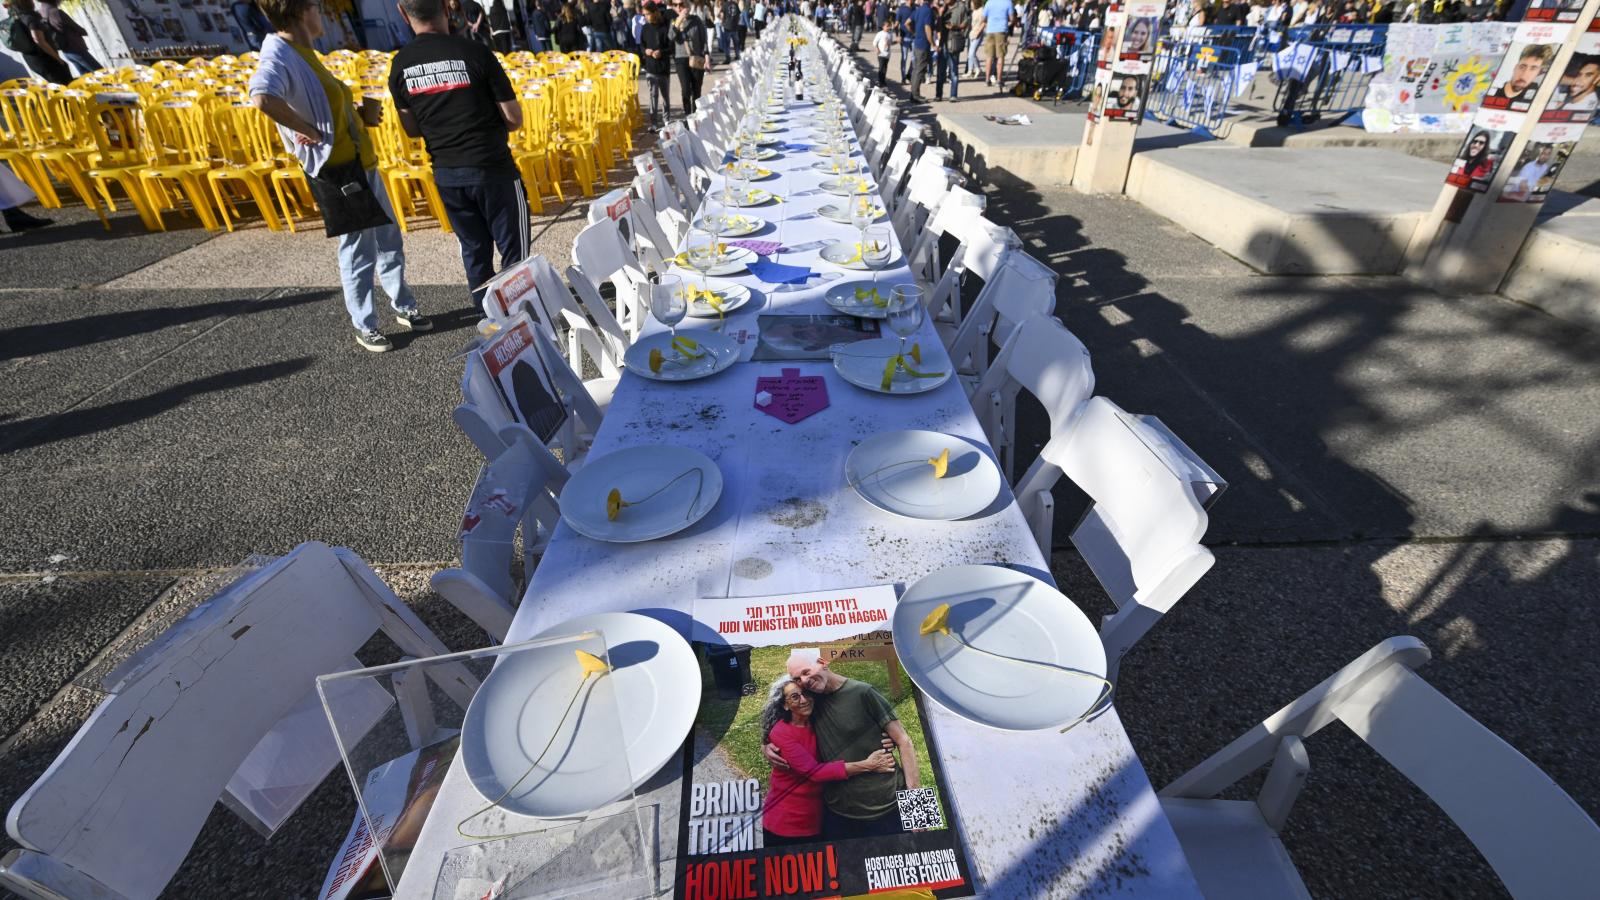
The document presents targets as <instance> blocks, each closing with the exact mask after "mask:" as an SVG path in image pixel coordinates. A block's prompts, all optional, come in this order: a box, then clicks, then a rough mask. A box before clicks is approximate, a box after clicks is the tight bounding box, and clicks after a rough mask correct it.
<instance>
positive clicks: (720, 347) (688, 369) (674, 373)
mask: <svg viewBox="0 0 1600 900" xmlns="http://www.w3.org/2000/svg"><path fill="white" fill-rule="evenodd" d="M681 336H682V337H686V338H688V339H690V340H692V341H694V342H695V343H696V344H699V345H700V346H699V347H698V348H697V350H698V352H701V353H704V354H705V355H704V356H701V357H698V358H689V357H686V356H685V355H684V354H682V353H680V352H678V351H677V350H675V349H673V347H672V346H671V344H672V335H671V334H669V333H667V332H665V331H658V332H656V333H655V334H647V335H645V336H643V337H641V338H639V340H637V341H635V342H634V344H633V346H632V347H629V348H628V350H627V352H625V353H624V354H622V365H623V366H624V367H625V368H627V370H628V371H630V372H632V373H634V374H635V375H640V376H643V377H645V378H648V379H650V380H652V381H694V380H695V379H697V378H705V377H707V376H710V375H715V374H717V373H718V372H721V371H722V370H723V369H726V368H727V367H729V366H731V365H733V364H734V363H736V362H738V361H739V345H738V344H735V343H734V342H733V338H730V337H728V336H727V335H725V334H722V333H721V332H717V331H704V330H700V329H693V330H689V331H685V332H683V334H682V335H681ZM651 350H660V351H661V355H662V357H663V358H664V361H663V363H662V365H661V371H659V372H652V371H650V351H651Z"/></svg>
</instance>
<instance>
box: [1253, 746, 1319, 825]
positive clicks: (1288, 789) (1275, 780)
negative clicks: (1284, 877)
mask: <svg viewBox="0 0 1600 900" xmlns="http://www.w3.org/2000/svg"><path fill="white" fill-rule="evenodd" d="M1310 771H1311V758H1310V757H1309V756H1307V755H1306V746H1305V742H1304V741H1302V740H1300V738H1298V737H1296V736H1295V735H1292V734H1291V735H1289V736H1287V737H1285V738H1284V739H1283V742H1282V743H1280V744H1279V745H1278V752H1277V753H1275V754H1273V757H1272V768H1270V769H1268V770H1267V781H1266V783H1265V784H1263V785H1262V786H1261V794H1260V795H1259V796H1257V797H1256V806H1257V807H1258V808H1260V810H1261V818H1263V819H1265V820H1266V822H1267V827H1269V828H1271V829H1272V830H1273V831H1282V830H1283V823H1285V822H1287V821H1289V811H1290V810H1292V809H1294V801H1295V800H1298V799H1299V798H1300V790H1301V789H1302V788H1304V787H1305V786H1306V775H1307V773H1309V772H1310Z"/></svg>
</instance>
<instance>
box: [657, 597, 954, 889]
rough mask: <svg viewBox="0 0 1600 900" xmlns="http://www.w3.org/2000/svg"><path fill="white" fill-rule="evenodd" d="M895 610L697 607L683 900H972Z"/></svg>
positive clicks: (844, 601) (877, 603)
mask: <svg viewBox="0 0 1600 900" xmlns="http://www.w3.org/2000/svg"><path fill="white" fill-rule="evenodd" d="M894 603H895V591H894V588H893V587H892V586H876V587H866V588H855V589H849V590H841V591H826V592H816V593H810V594H794V595H780V596H773V597H741V598H727V599H708V600H701V601H699V602H697V603H696V606H695V612H694V619H695V622H694V638H695V649H696V652H697V654H698V655H699V657H700V660H701V675H702V680H703V685H702V692H701V698H702V699H701V703H700V711H699V714H698V716H697V718H696V720H695V728H694V732H693V733H692V735H691V739H690V740H689V741H688V743H687V744H686V746H685V777H684V780H683V781H684V789H683V801H682V803H683V805H682V814H681V816H680V823H681V825H680V829H679V834H678V836H677V837H678V873H677V879H676V884H677V892H676V896H677V897H679V898H687V900H733V898H744V897H757V898H758V897H799V898H807V897H817V898H823V897H850V896H855V895H862V894H867V893H871V892H879V891H885V890H893V889H915V890H918V891H919V892H921V893H922V895H923V896H937V897H965V896H970V895H971V894H972V888H971V879H970V876H969V873H968V869H967V861H966V857H965V855H964V854H963V852H962V849H961V844H960V840H959V838H958V836H957V832H956V829H955V827H954V823H953V822H952V821H951V816H952V814H953V812H954V807H953V805H952V804H951V803H950V802H949V800H950V798H949V796H948V794H947V792H946V789H945V785H944V781H943V778H942V776H941V773H940V768H939V762H938V757H937V754H936V748H935V747H934V745H933V743H932V741H931V737H930V735H928V733H927V732H926V731H925V730H924V728H923V725H922V721H923V710H924V707H923V703H922V698H921V696H920V694H919V693H918V691H917V690H916V687H915V686H914V685H913V684H912V682H911V679H910V678H909V677H908V676H907V675H906V673H905V670H904V669H902V668H901V666H900V662H899V660H898V659H897V658H896V656H895V653H894V645H893V640H892V638H891V635H890V631H889V627H890V619H891V617H892V616H893V613H894Z"/></svg>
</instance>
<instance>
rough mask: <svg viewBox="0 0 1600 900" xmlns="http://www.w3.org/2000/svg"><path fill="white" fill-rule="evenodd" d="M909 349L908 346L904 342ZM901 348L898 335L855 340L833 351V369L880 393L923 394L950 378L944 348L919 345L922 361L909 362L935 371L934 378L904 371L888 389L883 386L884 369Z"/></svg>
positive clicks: (844, 376) (920, 367) (915, 366)
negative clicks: (916, 376)
mask: <svg viewBox="0 0 1600 900" xmlns="http://www.w3.org/2000/svg"><path fill="white" fill-rule="evenodd" d="M906 347H907V350H908V351H909V349H910V347H911V345H910V344H909V343H908V344H907V345H906ZM899 348H900V339H899V338H897V337H886V338H873V339H871V340H867V341H856V342H855V343H853V344H846V345H843V346H842V347H840V348H839V349H837V350H836V351H834V352H833V353H832V354H831V356H832V357H833V368H834V370H835V371H837V372H838V373H839V377H840V378H843V379H844V380H845V381H848V382H850V383H851V384H853V385H855V386H856V387H859V388H866V389H867V390H869V391H875V392H877V393H879V394H925V393H927V392H928V391H931V390H933V389H935V388H937V387H939V386H940V385H942V384H944V383H945V382H946V381H949V380H950V357H949V355H948V354H946V353H945V352H944V348H943V347H939V348H936V349H934V350H932V351H930V350H929V349H928V348H927V347H926V346H924V347H923V348H922V363H921V364H920V365H919V364H917V363H915V362H913V363H912V364H911V365H912V366H913V367H914V368H916V370H917V371H919V372H929V373H935V372H936V373H938V375H937V377H933V378H912V377H910V376H908V375H906V374H905V373H903V372H902V373H900V377H899V378H898V379H895V380H894V381H891V382H889V389H888V390H884V389H883V370H884V367H886V366H887V365H888V364H889V359H890V358H891V357H893V356H894V354H895V351H896V350H898V349H899Z"/></svg>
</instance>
